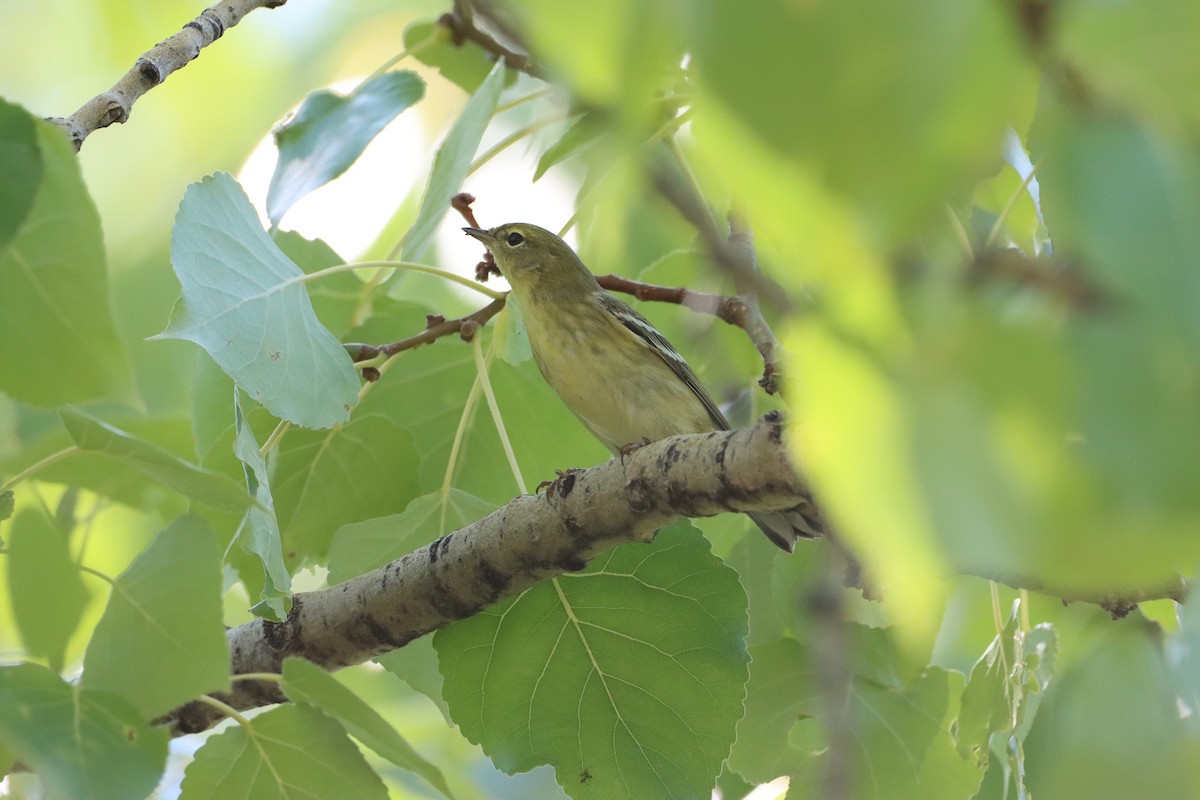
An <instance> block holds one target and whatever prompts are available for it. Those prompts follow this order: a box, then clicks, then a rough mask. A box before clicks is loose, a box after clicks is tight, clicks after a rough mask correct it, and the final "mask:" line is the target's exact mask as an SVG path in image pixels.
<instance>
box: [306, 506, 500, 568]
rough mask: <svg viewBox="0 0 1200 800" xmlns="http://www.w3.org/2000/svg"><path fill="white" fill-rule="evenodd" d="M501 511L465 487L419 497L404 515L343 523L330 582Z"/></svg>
mask: <svg viewBox="0 0 1200 800" xmlns="http://www.w3.org/2000/svg"><path fill="white" fill-rule="evenodd" d="M495 510H496V505H495V504H494V503H489V502H488V501H486V500H481V499H480V498H478V497H475V496H474V495H472V494H468V493H467V492H464V491H462V490H461V489H450V490H448V491H447V492H445V493H443V492H434V493H433V494H427V495H424V496H422V497H418V498H417V499H415V500H413V501H412V502H411V503H409V504H408V507H407V508H405V509H404V511H403V512H402V513H400V514H392V515H390V516H387V517H378V518H376V519H369V520H365V521H363V522H356V523H354V524H351V525H343V526H342V527H341V528H339V529H338V532H337V533H335V534H334V536H333V543H332V544H331V545H330V547H329V583H331V584H334V583H341V582H342V581H345V580H349V579H350V578H353V577H354V576H355V575H361V574H363V573H364V572H367V571H369V570H372V569H375V568H376V567H381V566H383V565H384V564H387V563H388V562H389V561H393V560H395V559H397V558H399V557H400V556H402V555H404V554H405V553H409V552H411V551H413V550H415V549H417V548H418V547H421V546H423V545H426V544H429V543H430V542H432V541H433V540H434V539H436V538H438V537H439V536H444V535H446V534H447V533H451V532H453V531H456V530H458V529H459V528H462V527H464V526H466V525H468V524H470V523H472V522H474V521H475V520H477V519H481V518H483V517H485V516H487V515H488V514H490V513H492V512H493V511H495Z"/></svg>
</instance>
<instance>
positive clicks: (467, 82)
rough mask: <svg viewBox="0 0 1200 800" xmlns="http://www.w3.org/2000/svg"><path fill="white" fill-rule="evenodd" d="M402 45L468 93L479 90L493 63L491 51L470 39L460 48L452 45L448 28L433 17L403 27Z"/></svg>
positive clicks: (419, 59) (423, 62)
mask: <svg viewBox="0 0 1200 800" xmlns="http://www.w3.org/2000/svg"><path fill="white" fill-rule="evenodd" d="M426 42H428V44H424V43H426ZM404 47H405V48H406V49H407V50H409V51H410V52H411V53H412V55H413V56H414V57H415V58H416V59H417V60H418V61H420V62H421V63H422V64H428V65H429V66H431V67H434V68H435V69H437V71H438V72H440V73H441V74H442V77H443V78H445V79H446V80H448V81H451V82H453V83H456V84H458V86H459V87H461V88H462V89H463V90H464V91H466V92H468V93H473V92H474V91H475V90H476V89H478V88H479V85H480V84H481V83H483V81H484V79H485V78H486V77H487V76H488V73H489V72H490V71H491V70H492V67H493V66H495V62H494V60H493V59H492V55H491V53H488V52H487V51H485V50H484V49H483V48H482V47H476V46H475V45H474V44H473V43H470V42H468V43H466V44H465V45H463V46H461V47H460V46H459V45H456V44H454V42H453V41H452V39H451V35H450V31H449V30H448V29H447V28H445V27H443V26H441V25H438V24H437V21H436V20H419V21H417V22H414V23H412V24H411V25H409V26H408V27H407V28H405V29H404Z"/></svg>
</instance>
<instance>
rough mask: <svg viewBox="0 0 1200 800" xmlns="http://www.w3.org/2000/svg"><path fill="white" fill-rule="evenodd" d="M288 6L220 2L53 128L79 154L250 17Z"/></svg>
mask: <svg viewBox="0 0 1200 800" xmlns="http://www.w3.org/2000/svg"><path fill="white" fill-rule="evenodd" d="M286 2H287V0H221V2H219V3H216V4H215V5H212V6H210V7H208V8H206V9H205V10H204V11H201V12H200V16H198V17H196V18H195V19H194V20H192V21H191V22H189V23H188V24H186V25H184V26H183V29H182V30H180V31H179V33H176V34H175V35H174V36H170V37H168V38H166V39H164V40H163V41H161V42H159V43H158V44H156V45H155V46H154V47H152V48H151V49H149V50H147V51H146V52H145V53H143V54H142V55H141V56H139V57H138V60H137V62H136V63H135V64H134V65H133V68H132V69H130V70H129V71H128V72H126V73H125V75H124V77H122V78H121V80H119V81H117V82H116V84H115V85H113V87H112V88H111V89H109V90H108V91H107V92H104V93H103V94H98V95H96V96H95V97H93V98H92V99H91V100H89V101H87V102H86V103H84V104H83V105H82V106H81V107H80V108H79V110H78V111H76V112H75V113H74V114H72V115H71V116H69V117H65V118H64V117H52V118H50V119H49V122H52V123H53V124H55V125H57V126H58V127H60V128H62V129H63V130H65V131H66V132H67V135H69V136H70V137H71V142H72V143H73V144H74V145H75V149H76V150H78V149H79V148H80V147H82V146H83V140H84V139H86V138H87V137H88V136H90V135H91V134H92V133H94V132H95V131H97V130H99V129H100V128H107V127H108V126H109V125H113V124H115V123H121V122H125V121H126V120H128V119H129V115H130V113H131V112H132V111H133V104H134V103H136V102H137V101H138V98H140V97H141V96H142V95H144V94H145V93H146V92H148V91H150V90H151V89H153V88H154V87H155V86H157V85H159V84H160V83H162V82H163V81H165V80H166V79H167V76H168V75H170V74H171V73H172V72H175V71H176V70H178V69H182V68H183V67H184V66H186V65H187V63H188V62H189V61H191V60H192V59H194V58H196V56H198V55H200V51H201V50H202V49H203V48H205V47H207V46H208V45H210V44H212V43H213V42H215V41H216V40H217V39H220V38H221V35H222V34H223V33H225V31H227V30H229V29H230V28H232V27H233V26H234V25H237V24H238V23H239V22H241V21H242V18H243V17H245V16H246V15H247V14H249V13H250V12H251V11H253V10H255V9H256V8H278V7H279V6H282V5H283V4H285V3H286Z"/></svg>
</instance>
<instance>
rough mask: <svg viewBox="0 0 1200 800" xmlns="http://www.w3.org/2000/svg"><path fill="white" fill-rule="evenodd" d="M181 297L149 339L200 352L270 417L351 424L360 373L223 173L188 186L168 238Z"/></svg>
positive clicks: (247, 203) (319, 423)
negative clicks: (163, 326) (164, 326)
mask: <svg viewBox="0 0 1200 800" xmlns="http://www.w3.org/2000/svg"><path fill="white" fill-rule="evenodd" d="M171 263H172V266H173V267H174V268H175V274H176V275H177V276H178V277H179V282H180V284H181V285H182V287H183V295H182V297H181V299H180V301H179V302H178V303H177V304H176V306H175V310H174V311H173V312H172V314H171V322H170V324H169V325H168V326H167V329H166V330H164V331H163V332H162V333H160V334H158V335H157V336H155V337H152V338H157V339H186V340H188V341H190V342H195V343H196V344H198V345H200V346H201V347H203V348H204V349H205V350H207V351H208V353H209V354H210V355H211V356H212V357H213V358H214V359H215V360H216V362H217V363H218V364H220V365H221V369H223V370H225V372H226V373H227V374H228V375H229V376H230V377H231V378H233V379H234V380H235V381H237V383H238V386H240V387H241V388H242V389H243V390H244V391H245V392H246V393H247V394H249V395H250V396H251V397H253V398H254V399H255V401H257V402H258V403H260V404H262V405H264V406H266V407H267V409H268V410H270V411H271V413H273V414H275V415H276V416H278V417H281V418H283V419H286V420H289V421H291V422H294V423H296V424H297V425H302V426H304V427H309V428H328V427H330V426H331V425H334V424H336V423H339V422H345V421H346V420H347V419H349V417H350V409H351V408H352V407H353V406H354V405H355V403H357V402H358V386H359V380H358V373H356V372H355V370H354V367H353V365H352V364H351V362H350V357H349V356H348V355H346V351H345V350H344V349H343V348H342V346H341V344H340V343H339V342H338V340H337V339H335V338H334V337H333V335H332V334H330V333H329V331H327V330H326V329H325V328H323V327H322V326H321V323H320V322H318V321H317V318H316V314H315V313H314V312H313V308H312V303H311V302H310V301H309V299H308V294H307V293H306V292H305V291H304V283H303V280H304V273H302V272H301V271H300V270H299V269H298V268H297V267H296V265H295V264H293V263H292V262H291V261H289V260H288V259H287V257H286V256H284V255H283V253H281V252H280V250H279V248H278V247H277V246H276V245H275V243H274V242H273V241H271V237H270V236H268V235H267V233H266V231H264V230H263V229H262V226H261V225H259V222H258V218H257V216H256V215H255V213H254V208H253V207H252V206H251V205H250V201H249V200H248V199H247V198H246V194H245V192H243V191H242V189H241V187H240V186H239V185H238V184H237V182H236V181H235V180H234V179H233V177H232V176H230V175H229V174H228V173H224V172H218V173H214V174H213V175H209V176H208V177H206V178H204V179H203V180H202V181H200V182H199V183H193V184H192V185H191V186H189V187H188V190H187V193H186V194H185V195H184V198H183V202H182V203H181V204H180V206H179V215H178V216H177V217H176V219H175V228H174V231H173V233H172V237H171Z"/></svg>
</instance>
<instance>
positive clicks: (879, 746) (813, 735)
mask: <svg viewBox="0 0 1200 800" xmlns="http://www.w3.org/2000/svg"><path fill="white" fill-rule="evenodd" d="M847 633H848V638H849V639H850V641H852V642H854V644H855V647H854V648H853V649H852V651H851V652H853V653H855V656H856V657H855V658H854V660H853V664H854V669H855V672H856V673H858V674H856V675H855V676H853V677H852V678H851V681H850V686H849V696H848V697H847V698H845V699H844V700H840V699H835V698H830V697H828V696H827V695H826V694H824V693H823V691H822V683H821V676H820V672H819V667H818V665H817V663H816V662H815V661H814V659H815V657H816V655H815V653H814V652H813V650H812V649H811V648H809V647H807V646H806V645H803V644H801V643H800V642H798V641H796V640H795V639H782V640H779V641H777V642H768V643H765V644H762V645H757V646H755V647H753V648H751V650H750V653H751V656H752V657H753V662H752V665H751V675H750V684H749V687H748V691H747V696H746V716H745V717H744V718H743V719H742V721H741V722H740V723H739V724H738V740H737V743H736V744H735V745H734V748H733V752H732V753H731V755H730V762H729V763H730V766H731V767H732V768H733V769H735V770H736V771H737V772H738V773H740V774H741V775H742V776H743V777H745V778H746V779H747V780H750V781H751V782H757V781H765V780H771V779H773V778H775V777H777V776H779V775H789V776H790V778H791V785H790V788H789V791H788V797H789V798H808V797H812V798H819V797H825V796H827V787H826V786H825V780H826V778H827V776H828V774H829V761H830V755H829V749H828V748H829V746H830V741H829V739H828V733H827V732H828V726H829V725H831V724H835V723H833V722H831V721H830V717H829V710H830V708H835V709H838V710H839V711H842V712H844V714H845V719H843V720H841V721H840V722H838V723H836V724H842V725H846V726H847V727H848V729H849V731H850V735H849V736H848V737H847V738H846V740H845V742H844V746H846V747H847V752H846V753H843V754H841V755H842V756H843V757H844V758H845V759H846V760H845V769H846V770H847V772H848V776H847V777H848V778H849V780H850V787H851V792H850V796H852V797H855V798H865V799H866V800H872V799H877V800H905V799H906V798H912V799H913V800H918V799H919V800H927V799H928V798H932V797H972V796H974V794H975V792H976V791H977V790H978V788H979V781H980V778H981V776H982V771H981V770H979V769H978V768H976V767H974V766H972V765H971V764H970V763H968V762H967V761H964V760H963V759H961V758H959V756H958V754H957V753H956V752H955V747H954V741H953V739H952V738H951V736H950V732H949V725H950V722H951V720H953V719H954V718H955V716H956V715H957V712H958V704H957V698H958V696H959V695H960V694H961V692H962V676H961V675H959V674H958V673H955V672H948V671H946V670H942V669H938V668H936V667H929V668H927V669H926V670H925V672H923V673H922V674H921V675H920V676H918V677H917V679H916V680H915V681H913V682H911V684H907V685H906V684H905V683H904V682H902V681H900V679H899V677H898V676H895V675H894V668H895V665H894V664H893V663H892V662H893V660H894V655H893V654H892V652H891V648H890V644H889V643H888V642H887V641H886V634H884V633H883V632H882V631H876V630H871V629H863V628H858V627H856V626H850V627H849V628H848V629H847ZM864 672H865V673H874V675H873V676H871V675H864V674H863V673H864ZM889 675H890V676H891V677H890V678H888V679H887V680H886V681H885V682H880V680H879V678H881V677H884V676H889Z"/></svg>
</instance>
